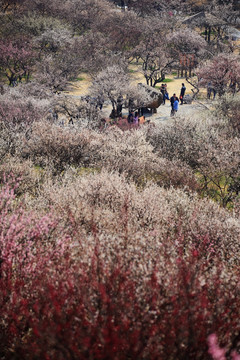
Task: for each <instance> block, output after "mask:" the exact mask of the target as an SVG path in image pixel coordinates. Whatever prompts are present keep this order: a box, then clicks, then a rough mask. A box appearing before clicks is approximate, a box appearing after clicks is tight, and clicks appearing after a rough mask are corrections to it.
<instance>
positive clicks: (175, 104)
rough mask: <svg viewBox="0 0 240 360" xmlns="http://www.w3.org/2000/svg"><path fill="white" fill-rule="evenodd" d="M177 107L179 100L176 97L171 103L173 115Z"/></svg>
mask: <svg viewBox="0 0 240 360" xmlns="http://www.w3.org/2000/svg"><path fill="white" fill-rule="evenodd" d="M178 105H179V99H178V98H177V97H176V98H175V100H174V103H173V111H174V113H173V115H175V114H176V112H177V111H178Z"/></svg>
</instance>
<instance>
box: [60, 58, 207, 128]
mask: <svg viewBox="0 0 240 360" xmlns="http://www.w3.org/2000/svg"><path fill="white" fill-rule="evenodd" d="M130 70H131V75H130V77H131V79H132V80H131V81H132V82H133V83H139V82H142V83H145V79H144V76H143V74H142V73H141V72H140V71H139V67H138V66H137V65H130ZM79 77H80V78H81V81H77V82H74V83H73V86H72V87H70V89H69V91H68V92H67V93H68V95H70V96H71V95H72V96H73V97H75V98H78V97H80V96H83V95H87V94H88V88H89V86H90V85H91V78H90V77H89V76H88V75H87V74H86V73H84V74H80V75H79ZM166 77H167V78H168V79H170V81H169V82H167V91H168V93H169V96H170V97H171V96H172V95H173V94H174V93H176V95H177V96H179V94H180V89H181V86H182V83H184V84H185V86H186V94H192V91H191V88H192V86H191V85H190V84H188V83H187V82H186V80H185V79H182V78H176V77H174V76H173V75H170V74H169V75H167V76H166ZM160 85H161V84H159V86H160ZM201 96H202V97H203V98H205V97H206V93H205V91H203V92H202V93H201ZM205 102H206V101H205V100H203V104H201V103H200V102H199V101H193V103H192V104H184V105H180V106H179V110H178V113H177V114H176V116H175V118H178V117H185V116H193V115H197V114H198V113H200V112H202V111H203V110H206V107H205V106H204V103H205ZM111 109H112V108H111V105H110V104H107V103H105V104H104V106H103V109H102V114H103V117H105V118H108V117H109V115H110V113H111ZM170 112H171V106H170V101H168V100H166V104H165V105H161V106H160V107H159V108H158V109H157V113H156V114H146V115H145V116H146V118H149V119H151V122H154V123H159V122H165V121H167V120H170V119H173V118H172V117H170ZM123 115H128V112H127V109H123Z"/></svg>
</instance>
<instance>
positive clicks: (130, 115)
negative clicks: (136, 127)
mask: <svg viewBox="0 0 240 360" xmlns="http://www.w3.org/2000/svg"><path fill="white" fill-rule="evenodd" d="M133 119H134V113H133V111H131V112H130V113H129V115H128V118H127V121H128V123H129V124H132V123H133Z"/></svg>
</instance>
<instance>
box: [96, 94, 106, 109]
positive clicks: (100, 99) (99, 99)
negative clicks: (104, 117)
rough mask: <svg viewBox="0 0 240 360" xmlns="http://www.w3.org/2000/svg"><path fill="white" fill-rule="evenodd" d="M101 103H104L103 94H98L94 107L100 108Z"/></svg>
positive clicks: (101, 106)
mask: <svg viewBox="0 0 240 360" xmlns="http://www.w3.org/2000/svg"><path fill="white" fill-rule="evenodd" d="M103 104H104V98H103V96H101V95H99V96H98V97H97V105H96V107H97V108H99V110H102V108H103Z"/></svg>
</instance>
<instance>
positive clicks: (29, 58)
mask: <svg viewBox="0 0 240 360" xmlns="http://www.w3.org/2000/svg"><path fill="white" fill-rule="evenodd" d="M35 56H36V55H35V53H34V51H33V49H32V46H31V44H30V43H29V42H27V41H22V40H21V41H17V42H16V41H15V42H14V41H8V42H7V41H3V40H1V41H0V66H1V68H2V69H3V71H4V74H5V76H6V77H7V79H8V81H9V85H14V82H15V81H16V80H17V79H18V78H19V79H20V80H21V78H22V77H23V76H25V77H26V80H28V79H29V76H30V74H31V71H32V68H33V65H34V63H35Z"/></svg>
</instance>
